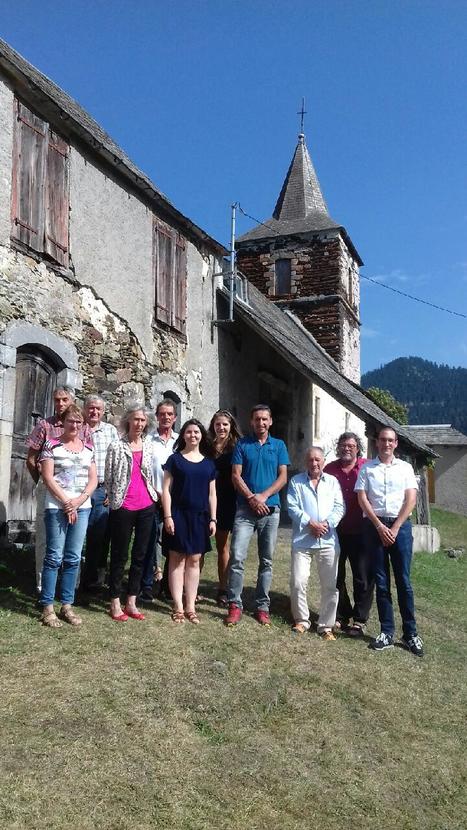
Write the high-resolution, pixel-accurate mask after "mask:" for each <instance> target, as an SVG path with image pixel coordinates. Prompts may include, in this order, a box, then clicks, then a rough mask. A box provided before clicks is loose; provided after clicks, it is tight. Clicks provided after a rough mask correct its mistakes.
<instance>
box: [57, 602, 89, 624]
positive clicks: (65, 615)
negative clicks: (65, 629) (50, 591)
mask: <svg viewBox="0 0 467 830" xmlns="http://www.w3.org/2000/svg"><path fill="white" fill-rule="evenodd" d="M59 617H60V619H62V620H65V622H67V623H69V624H70V625H81V623H82V622H83V620H82V619H81V617H78V614H75V612H74V611H73V608H72V607H71V605H62V607H61V608H60V612H59Z"/></svg>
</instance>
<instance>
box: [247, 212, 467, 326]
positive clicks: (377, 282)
mask: <svg viewBox="0 0 467 830" xmlns="http://www.w3.org/2000/svg"><path fill="white" fill-rule="evenodd" d="M237 205H238V209H239V211H240V213H243V215H244V216H246V217H247V219H251V221H252V222H256V223H257V224H258V225H262V227H263V228H267V229H268V230H269V231H271V235H272V236H284V234H283V233H281V232H280V231H276V230H275V229H274V228H273V227H272V226H271V225H268V224H267V223H266V222H261V221H260V220H259V219H256V218H255V217H254V216H250V214H249V213H247V212H246V210H243V208H242V206H241V204H240V202H238V203H237ZM360 277H361V279H364V280H367V281H368V282H372V283H373V284H374V285H379V286H380V288H387V290H388V291H393V292H394V294H400V295H401V297H406V298H407V299H409V300H413V301H414V302H416V303H422V304H423V305H427V306H430V308H435V309H436V310H437V311H444V312H446V314H453V315H454V316H456V317H463V318H464V319H467V314H463V313H462V312H461V311H453V310H452V308H445V307H444V306H442V305H437V304H436V303H431V302H430V301H429V300H423V299H422V298H421V297H415V296H414V295H413V294H408V293H407V292H406V291H401V290H400V289H399V288H394V287H393V286H392V285H387V284H386V283H385V282H380V280H377V279H376V278H375V277H367V275H366V274H362V273H360Z"/></svg>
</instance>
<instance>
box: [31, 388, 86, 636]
mask: <svg viewBox="0 0 467 830" xmlns="http://www.w3.org/2000/svg"><path fill="white" fill-rule="evenodd" d="M62 419H63V434H62V435H61V436H60V438H53V439H52V440H50V441H46V443H45V444H44V447H43V450H42V452H41V455H40V456H39V461H40V462H41V473H42V478H43V481H44V484H45V486H46V487H47V495H46V499H45V511H44V519H45V532H46V540H47V541H46V554H45V559H44V565H43V568H42V591H41V599H40V602H41V605H42V606H43V611H42V622H43V624H44V625H47V626H49V627H50V628H60V626H61V622H60V620H59V619H58V617H57V615H56V614H55V610H54V605H53V603H54V597H55V589H56V585H57V576H58V571H59V568H60V567H62V576H61V581H60V602H61V609H60V612H59V616H60V617H61V618H62V619H63V620H65V621H66V622H68V623H70V624H71V625H81V618H80V617H78V616H77V614H75V612H74V611H73V608H72V605H73V602H74V599H75V589H76V581H77V578H78V572H79V564H80V561H81V551H82V549H83V544H84V539H85V536H86V529H87V526H88V519H89V514H90V512H91V499H90V496H91V493H93V492H94V490H95V489H96V486H97V474H96V465H95V463H94V451H93V448H92V445H91V444H88V443H84V442H83V441H82V440H81V439H80V437H79V432H80V430H81V429H82V426H83V421H84V418H83V413H82V412H81V409H80V408H79V407H78V406H75V404H71V406H69V407H68V409H66V410H65V412H64V413H63V416H62Z"/></svg>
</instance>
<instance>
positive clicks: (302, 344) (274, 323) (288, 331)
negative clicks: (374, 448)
mask: <svg viewBox="0 0 467 830" xmlns="http://www.w3.org/2000/svg"><path fill="white" fill-rule="evenodd" d="M221 293H222V294H223V296H224V297H225V298H226V299H228V296H229V295H228V291H227V290H226V289H225V288H224V289H221ZM234 308H235V316H236V317H238V318H239V319H240V320H242V321H243V322H245V323H246V325H247V326H249V327H250V328H252V329H253V330H254V331H256V332H257V334H259V335H260V337H261V338H262V339H263V340H265V341H266V342H267V343H269V344H270V345H271V346H272V347H273V348H274V349H275V351H276V352H278V353H279V354H281V355H282V357H284V358H285V360H287V362H288V363H289V364H291V365H292V366H294V367H295V369H297V370H298V371H299V372H301V373H302V374H303V375H305V377H308V378H309V379H310V380H311V381H312V382H313V383H317V384H318V385H319V386H320V387H321V388H322V389H324V390H325V391H326V392H329V394H330V395H332V397H333V398H334V399H335V400H336V401H338V402H339V403H340V404H342V405H343V406H345V407H346V409H348V410H349V411H350V412H353V413H354V414H355V415H356V416H357V417H358V418H361V419H362V420H363V421H365V422H366V423H367V424H370V425H372V426H374V427H378V426H390V427H392V428H393V429H395V430H396V432H397V434H398V436H399V445H400V447H401V449H402V450H403V451H404V450H406V451H407V452H408V453H409V454H410V455H416V456H417V457H418V458H419V459H420V460H421V459H423V458H426V457H436V455H437V454H436V452H433V450H431V449H430V448H429V447H427V446H426V444H425V443H424V441H423V440H422V439H419V438H417V436H416V435H413V434H412V433H411V432H409V431H408V427H404V426H401V425H400V424H398V423H397V422H396V421H394V420H393V419H392V418H390V417H389V415H387V414H386V413H385V412H383V410H382V409H380V408H379V406H378V405H377V404H376V403H375V402H374V401H373V400H372V399H371V398H370V396H369V395H368V394H367V393H366V392H365V391H364V389H362V388H361V387H360V386H359V385H358V384H356V383H353V382H352V381H350V380H347V378H345V377H344V376H343V375H342V374H341V373H340V371H339V367H338V365H337V363H336V362H335V361H334V360H333V359H332V358H331V357H330V356H329V355H328V354H327V353H326V352H325V351H324V349H323V348H322V347H321V346H320V345H319V344H318V343H317V342H316V340H315V339H314V337H312V335H311V334H310V333H309V332H308V331H307V330H306V329H305V327H304V326H303V325H302V324H301V323H300V321H299V320H298V319H297V318H296V317H295V316H294V315H293V314H292V312H291V311H285V312H284V311H281V309H280V308H278V307H277V306H276V305H275V304H274V303H271V302H270V300H268V299H266V297H264V296H263V294H261V292H260V291H258V289H257V288H255V287H254V286H253V285H251V283H248V303H246V302H243V300H241V299H240V298H238V297H236V298H235V300H234Z"/></svg>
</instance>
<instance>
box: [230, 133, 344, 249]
mask: <svg viewBox="0 0 467 830" xmlns="http://www.w3.org/2000/svg"><path fill="white" fill-rule="evenodd" d="M340 227H341V226H340V225H338V224H337V223H336V222H334V220H333V219H331V217H330V216H329V213H328V208H327V205H326V202H325V201H324V196H323V194H322V192H321V187H320V184H319V181H318V177H317V175H316V173H315V168H314V167H313V162H312V161H311V158H310V154H309V152H308V149H307V146H306V143H305V136H304V134H303V133H300V135H299V136H298V144H297V147H296V149H295V153H294V155H293V159H292V162H291V164H290V167H289V169H288V171H287V175H286V177H285V180H284V184H283V185H282V190H281V192H280V194H279V198H278V200H277V204H276V207H275V208H274V213H273V215H272V217H271V219H266V221H265V222H261V224H259V225H257V226H256V227H255V228H252V230H251V231H247V233H245V234H243V235H242V236H240V237H239V238H238V240H237V243H240V244H242V243H248V242H253V241H256V240H260V239H268V238H272V237H276V236H288V235H292V234H297V233H309V232H313V231H322V230H330V229H331V228H340Z"/></svg>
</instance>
